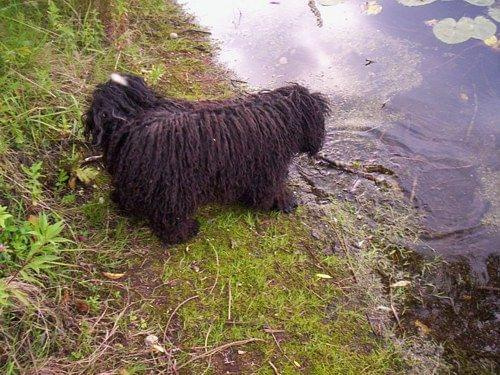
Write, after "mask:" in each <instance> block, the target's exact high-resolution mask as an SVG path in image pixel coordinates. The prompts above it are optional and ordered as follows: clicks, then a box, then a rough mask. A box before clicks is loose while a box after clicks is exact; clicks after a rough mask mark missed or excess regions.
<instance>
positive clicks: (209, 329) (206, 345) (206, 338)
mask: <svg viewBox="0 0 500 375" xmlns="http://www.w3.org/2000/svg"><path fill="white" fill-rule="evenodd" d="M211 330H212V324H210V326H209V327H208V330H207V334H206V335H205V351H206V352H207V351H208V336H210V331H211Z"/></svg>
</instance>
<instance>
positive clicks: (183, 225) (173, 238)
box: [157, 219, 200, 245]
mask: <svg viewBox="0 0 500 375" xmlns="http://www.w3.org/2000/svg"><path fill="white" fill-rule="evenodd" d="M199 230H200V225H199V223H198V221H197V220H195V219H188V220H185V221H182V222H180V223H178V224H177V225H176V226H175V227H173V228H171V229H170V230H165V231H163V232H161V233H157V234H158V237H160V240H161V241H162V243H163V244H164V245H175V244H179V243H182V242H186V241H188V240H189V239H191V238H193V237H194V236H196V235H197V234H198V232H199Z"/></svg>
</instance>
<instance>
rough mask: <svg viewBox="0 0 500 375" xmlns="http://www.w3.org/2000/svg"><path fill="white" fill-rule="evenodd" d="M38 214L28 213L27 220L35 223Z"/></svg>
mask: <svg viewBox="0 0 500 375" xmlns="http://www.w3.org/2000/svg"><path fill="white" fill-rule="evenodd" d="M38 220H39V219H38V216H35V215H30V216H28V221H29V222H30V223H31V224H36V223H38Z"/></svg>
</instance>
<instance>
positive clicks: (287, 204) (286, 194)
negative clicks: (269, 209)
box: [273, 186, 298, 214]
mask: <svg viewBox="0 0 500 375" xmlns="http://www.w3.org/2000/svg"><path fill="white" fill-rule="evenodd" d="M273 203H274V204H273V209H275V210H278V211H281V212H285V213H287V214H289V213H291V212H293V211H295V209H296V208H297V205H298V204H297V199H296V198H295V196H294V195H293V193H292V192H291V191H290V189H289V188H288V187H287V186H282V187H281V188H280V189H278V192H277V193H276V194H275V196H274V202H273Z"/></svg>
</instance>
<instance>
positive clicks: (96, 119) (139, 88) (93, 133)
mask: <svg viewBox="0 0 500 375" xmlns="http://www.w3.org/2000/svg"><path fill="white" fill-rule="evenodd" d="M158 101H159V97H158V96H157V95H156V93H155V92H154V91H153V90H151V89H150V88H149V87H148V86H147V85H146V83H145V82H144V80H143V79H142V78H140V77H137V76H133V75H129V74H118V73H113V74H111V77H110V80H109V81H108V82H106V83H104V84H102V85H99V86H97V88H96V90H95V91H94V94H93V96H92V103H91V105H90V108H89V109H88V111H87V113H86V114H85V116H84V122H85V134H86V135H87V136H88V137H90V138H91V139H92V145H94V146H97V147H101V148H106V146H107V144H108V141H109V137H110V135H111V134H112V133H113V132H114V131H116V130H118V129H120V128H121V127H122V126H123V125H125V124H127V123H128V122H129V121H131V120H132V119H133V118H135V117H136V116H137V114H139V113H140V112H142V111H144V110H147V109H149V108H152V107H154V106H155V105H156V104H157V103H158Z"/></svg>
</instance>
